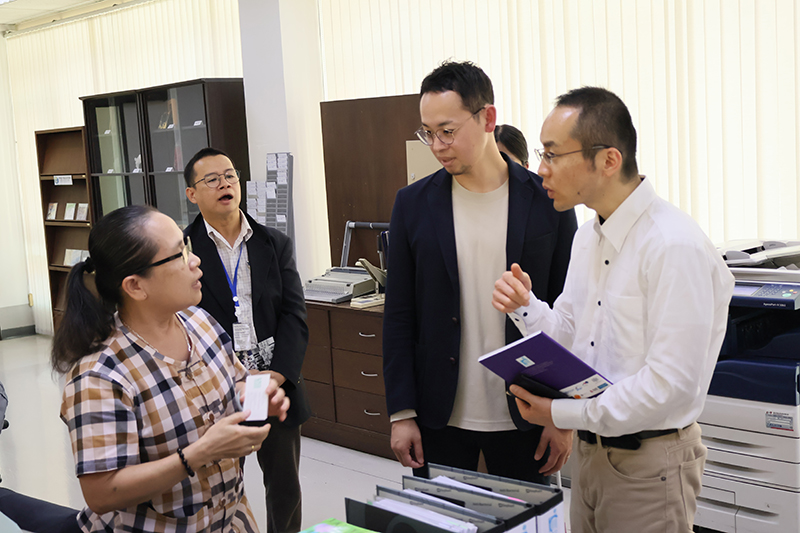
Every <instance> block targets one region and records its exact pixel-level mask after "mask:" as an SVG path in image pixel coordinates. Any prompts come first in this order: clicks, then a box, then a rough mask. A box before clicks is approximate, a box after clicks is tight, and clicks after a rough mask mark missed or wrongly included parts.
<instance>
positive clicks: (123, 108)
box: [81, 79, 250, 228]
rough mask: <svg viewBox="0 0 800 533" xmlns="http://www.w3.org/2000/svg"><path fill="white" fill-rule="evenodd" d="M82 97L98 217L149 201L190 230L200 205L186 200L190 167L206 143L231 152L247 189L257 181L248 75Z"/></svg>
mask: <svg viewBox="0 0 800 533" xmlns="http://www.w3.org/2000/svg"><path fill="white" fill-rule="evenodd" d="M81 100H83V108H84V116H85V120H86V127H87V133H88V139H89V154H90V169H91V181H92V183H93V187H94V191H95V195H94V196H95V197H94V204H95V209H96V213H97V215H98V216H102V215H103V214H105V213H109V212H111V211H113V210H114V209H117V208H119V207H123V206H126V205H141V204H149V205H153V206H155V207H157V208H158V209H159V210H160V211H161V212H163V213H165V214H167V215H169V216H170V217H172V218H173V219H174V220H175V222H176V223H177V224H178V226H180V227H181V228H185V227H186V226H187V225H188V224H190V223H191V222H192V220H194V218H195V217H196V216H197V214H198V213H199V210H198V208H197V206H196V205H195V204H192V203H191V202H189V201H188V200H187V198H186V194H185V189H186V184H185V181H184V177H183V171H184V168H185V165H186V163H187V162H188V161H189V159H191V157H192V156H193V155H194V154H195V153H197V152H198V151H199V150H200V149H202V148H205V147H207V146H211V147H213V148H217V149H219V150H222V151H223V152H226V153H227V154H228V155H229V156H230V158H231V160H232V161H233V163H234V165H235V166H236V168H237V169H238V170H239V171H240V172H241V176H242V177H241V181H242V189H243V190H244V188H245V185H244V182H246V181H248V180H249V179H250V163H249V155H248V149H247V123H246V120H245V109H244V86H243V84H242V80H241V79H201V80H194V81H189V82H184V83H179V84H174V85H165V86H160V87H152V88H148V89H140V90H134V91H125V92H120V93H114V94H105V95H97V96H86V97H83V98H81ZM242 198H243V201H244V195H242Z"/></svg>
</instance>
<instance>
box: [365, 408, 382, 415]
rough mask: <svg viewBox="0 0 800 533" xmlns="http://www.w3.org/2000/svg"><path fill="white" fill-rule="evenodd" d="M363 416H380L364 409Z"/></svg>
mask: <svg viewBox="0 0 800 533" xmlns="http://www.w3.org/2000/svg"><path fill="white" fill-rule="evenodd" d="M364 414H365V415H367V416H381V414H380V413H370V412H369V411H367V410H366V409H364Z"/></svg>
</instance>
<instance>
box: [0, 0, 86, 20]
mask: <svg viewBox="0 0 800 533" xmlns="http://www.w3.org/2000/svg"><path fill="white" fill-rule="evenodd" d="M97 2H98V0H0V24H8V25H14V24H19V23H21V22H24V21H26V20H30V19H38V18H42V17H46V16H48V15H55V14H57V13H60V12H62V11H66V10H68V9H72V8H75V7H79V6H83V5H86V4H94V3H97Z"/></svg>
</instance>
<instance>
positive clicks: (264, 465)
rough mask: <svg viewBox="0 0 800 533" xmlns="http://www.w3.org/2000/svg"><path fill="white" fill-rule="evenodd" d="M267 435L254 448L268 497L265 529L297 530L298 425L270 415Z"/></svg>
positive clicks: (299, 501)
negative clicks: (291, 425)
mask: <svg viewBox="0 0 800 533" xmlns="http://www.w3.org/2000/svg"><path fill="white" fill-rule="evenodd" d="M269 423H270V424H271V425H272V427H271V428H270V430H269V435H267V438H266V439H265V440H264V442H263V444H261V449H260V450H258V452H257V454H256V455H257V457H258V464H259V465H261V472H262V474H263V475H264V489H265V490H266V499H267V533H297V532H298V531H300V522H301V519H302V509H303V508H302V494H301V491H300V426H297V427H291V428H290V427H286V426H285V425H283V424H282V423H281V422H279V421H278V419H277V418H270V419H269Z"/></svg>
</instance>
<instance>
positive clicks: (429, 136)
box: [414, 106, 486, 146]
mask: <svg viewBox="0 0 800 533" xmlns="http://www.w3.org/2000/svg"><path fill="white" fill-rule="evenodd" d="M484 109H486V106H484V107H482V108H480V109H478V110H477V111H475V112H474V113H473V114H472V115H470V117H469V118H468V119H467V120H465V121H464V122H462V123H461V126H459V127H457V128H452V129H441V130H438V131H431V130H426V129H425V126H421V127H420V128H419V129H418V130H417V131H415V132H414V133H415V134H416V135H417V138H418V139H419V140H420V141H422V144H424V145H426V146H433V142H434V139H433V136H434V135H435V136H436V138H437V139H439V141H440V142H441V143H442V144H444V145H446V146H450V145H451V144H453V142H455V140H456V137H455V133H456V131H458V130H459V129H460V128H461V127H462V126H464V124H466V123H467V122H468V121H469V120H470V119H471V118H472V117H474V116H475V115H477V114H478V113H480V112H481V111H483V110H484Z"/></svg>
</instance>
